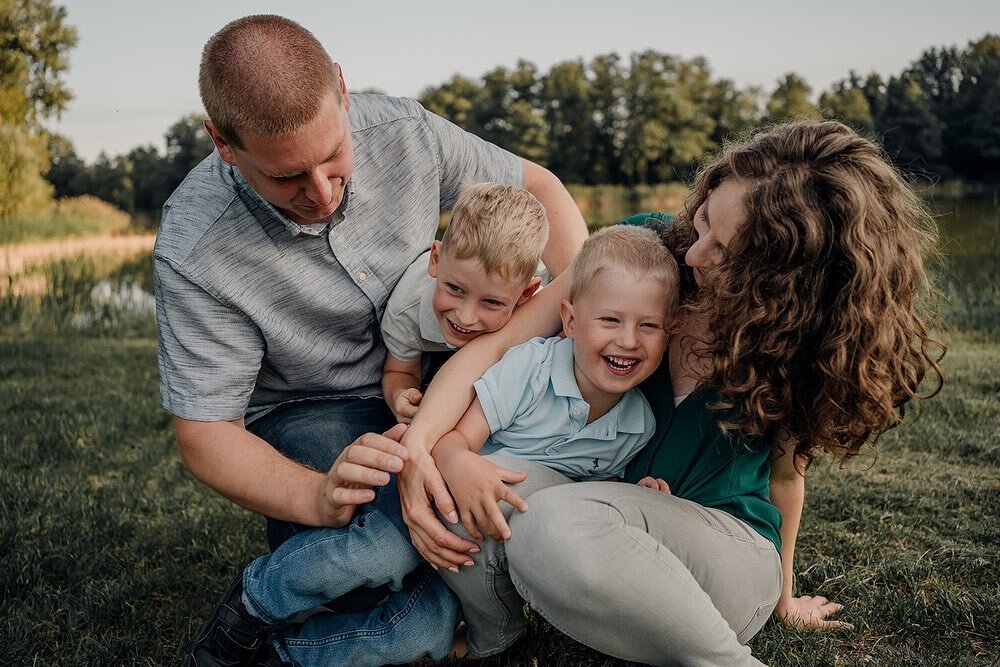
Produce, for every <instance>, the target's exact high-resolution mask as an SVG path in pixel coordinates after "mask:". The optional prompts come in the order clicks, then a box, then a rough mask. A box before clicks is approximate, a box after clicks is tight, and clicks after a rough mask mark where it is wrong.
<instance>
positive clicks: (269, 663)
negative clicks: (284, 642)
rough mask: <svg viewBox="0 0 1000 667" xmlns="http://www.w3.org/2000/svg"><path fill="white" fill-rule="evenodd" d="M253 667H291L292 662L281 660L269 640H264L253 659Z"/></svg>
mask: <svg viewBox="0 0 1000 667" xmlns="http://www.w3.org/2000/svg"><path fill="white" fill-rule="evenodd" d="M253 667H292V663H290V662H285V661H284V660H282V659H281V657H280V656H279V655H278V652H277V651H275V650H274V647H273V646H271V644H270V642H264V645H263V646H262V647H261V649H260V651H259V652H258V653H257V657H256V658H255V659H254V663H253Z"/></svg>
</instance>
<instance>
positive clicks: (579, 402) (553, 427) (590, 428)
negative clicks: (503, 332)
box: [475, 337, 655, 479]
mask: <svg viewBox="0 0 1000 667" xmlns="http://www.w3.org/2000/svg"><path fill="white" fill-rule="evenodd" d="M475 388H476V395H477V396H478V397H479V402H480V404H482V407H483V412H484V413H485V414H486V421H487V423H488V424H489V427H490V437H489V439H488V440H487V441H486V444H484V445H483V448H482V450H481V451H480V453H481V454H505V455H507V456H514V457H517V458H520V459H526V460H528V461H537V462H538V463H541V464H542V465H545V466H547V467H549V468H552V469H553V470H555V471H557V472H561V473H563V474H564V475H566V476H568V477H572V478H574V479H605V478H608V477H619V476H621V475H622V473H623V472H624V470H625V466H626V464H627V463H628V462H629V461H631V460H632V457H634V456H635V455H636V454H638V453H639V450H640V449H642V447H643V445H645V444H646V442H647V441H648V440H649V438H650V437H651V436H652V435H653V430H654V428H655V422H654V419H653V411H652V410H651V409H650V407H649V403H647V402H646V399H645V397H643V395H642V394H641V393H640V392H639V390H638V389H631V390H629V391H628V392H626V393H625V394H624V395H623V396H622V397H621V399H620V400H619V401H618V403H616V404H615V406H614V407H613V408H611V410H609V411H608V413H607V414H605V415H603V416H602V417H600V418H598V419H595V420H594V421H593V422H592V423H590V424H588V423H587V415H588V414H589V412H590V405H589V404H588V403H587V402H586V401H585V400H583V397H582V396H581V395H580V388H579V386H578V385H577V383H576V377H575V376H574V374H573V340H572V339H570V338H559V337H555V338H533V339H532V340H530V341H528V342H527V343H524V344H522V345H518V346H516V347H512V348H511V349H510V350H508V351H507V354H505V355H504V356H503V359H501V360H500V361H499V362H497V363H496V364H494V365H493V366H492V367H491V368H490V369H489V370H487V371H486V373H485V374H484V375H483V377H481V378H480V379H479V380H477V381H476V383H475Z"/></svg>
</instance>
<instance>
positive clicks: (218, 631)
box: [184, 571, 274, 667]
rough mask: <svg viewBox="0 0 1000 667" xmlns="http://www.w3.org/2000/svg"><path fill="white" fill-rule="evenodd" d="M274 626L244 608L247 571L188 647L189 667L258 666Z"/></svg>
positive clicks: (241, 573)
mask: <svg viewBox="0 0 1000 667" xmlns="http://www.w3.org/2000/svg"><path fill="white" fill-rule="evenodd" d="M273 627H274V626H273V625H271V624H269V623H265V622H264V621H262V620H261V619H259V618H257V617H256V616H254V615H252V614H251V613H250V612H249V611H247V608H246V607H244V606H243V572H242V571H240V572H239V574H237V575H236V576H235V577H234V578H233V580H232V581H231V582H229V587H228V588H227V589H226V592H225V593H224V594H223V595H222V599H221V600H220V601H219V604H218V605H216V607H215V611H213V612H212V615H211V616H210V617H209V619H208V621H207V622H206V623H205V625H204V626H202V628H201V630H199V631H198V634H197V635H195V639H194V641H193V642H191V646H190V647H189V648H188V653H187V656H185V658H184V665H185V667H209V666H212V667H236V666H237V665H252V664H257V654H258V652H259V651H260V649H261V647H262V646H264V645H265V641H264V639H265V638H266V637H267V635H268V633H269V632H270V631H271V629H272V628H273Z"/></svg>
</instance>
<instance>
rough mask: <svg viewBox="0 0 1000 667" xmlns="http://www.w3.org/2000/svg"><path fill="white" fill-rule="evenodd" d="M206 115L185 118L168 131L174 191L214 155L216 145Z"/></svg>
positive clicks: (169, 157)
mask: <svg viewBox="0 0 1000 667" xmlns="http://www.w3.org/2000/svg"><path fill="white" fill-rule="evenodd" d="M205 118H206V117H205V115H204V114H190V115H187V116H184V117H183V118H181V119H180V120H178V121H177V122H176V123H174V124H173V125H171V126H170V129H168V130H167V134H166V140H167V162H169V163H170V171H171V179H170V190H171V191H172V190H173V189H174V188H176V187H177V186H178V185H180V183H181V181H183V180H184V177H185V176H187V174H188V172H189V171H191V170H192V169H194V168H195V167H196V166H197V165H198V163H199V162H201V161H202V160H204V159H205V158H206V157H207V156H209V155H211V154H212V151H213V150H215V145H214V144H213V143H212V138H211V137H210V136H208V131H207V130H206V129H205Z"/></svg>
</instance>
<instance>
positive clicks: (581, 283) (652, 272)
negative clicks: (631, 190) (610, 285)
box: [569, 225, 680, 315]
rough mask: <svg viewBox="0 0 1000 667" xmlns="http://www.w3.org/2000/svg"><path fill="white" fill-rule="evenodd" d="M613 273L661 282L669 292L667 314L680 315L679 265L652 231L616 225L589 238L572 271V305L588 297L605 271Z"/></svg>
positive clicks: (626, 288) (570, 294)
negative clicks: (631, 274)
mask: <svg viewBox="0 0 1000 667" xmlns="http://www.w3.org/2000/svg"><path fill="white" fill-rule="evenodd" d="M611 269H622V270H624V271H628V272H629V273H633V274H635V276H636V277H637V278H639V279H641V280H647V279H649V280H658V281H660V282H661V283H663V288H664V289H665V290H666V292H667V305H668V310H667V312H668V313H670V314H671V315H672V314H673V313H674V312H676V310H677V306H678V303H679V294H680V276H679V270H678V268H677V261H676V260H675V259H674V257H673V255H671V254H670V251H669V250H667V248H666V246H664V245H663V243H661V242H660V237H659V236H657V235H656V232H654V231H653V230H652V229H649V228H648V227H634V226H632V225H612V226H610V227H605V228H603V229H601V230H599V231H597V232H595V233H594V234H593V235H592V236H591V237H590V238H588V239H587V241H586V242H585V243H584V244H583V247H582V248H580V252H578V253H577V254H576V257H574V258H573V264H572V266H571V267H570V282H569V300H570V302H571V303H572V302H574V301H576V299H578V298H579V297H580V296H582V295H583V294H585V293H586V292H587V290H588V289H589V288H590V286H591V284H592V283H593V282H594V279H595V278H596V277H597V276H598V274H600V273H601V271H606V270H611ZM628 290H629V286H628V285H622V293H623V294H627V293H628Z"/></svg>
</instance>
